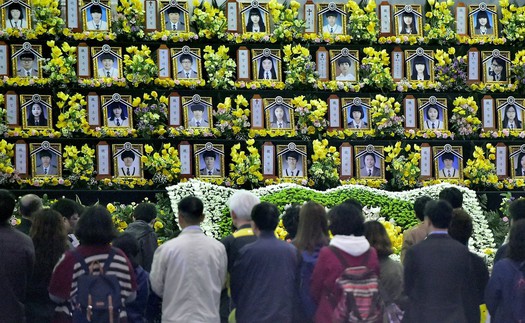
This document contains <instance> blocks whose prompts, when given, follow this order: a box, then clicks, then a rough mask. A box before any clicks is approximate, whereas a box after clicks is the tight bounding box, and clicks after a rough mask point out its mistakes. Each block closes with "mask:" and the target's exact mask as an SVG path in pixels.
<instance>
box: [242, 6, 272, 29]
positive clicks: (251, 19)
mask: <svg viewBox="0 0 525 323" xmlns="http://www.w3.org/2000/svg"><path fill="white" fill-rule="evenodd" d="M240 6H241V25H242V32H243V33H265V34H269V33H270V31H271V28H270V12H269V11H268V4H267V3H260V2H259V1H252V2H249V3H243V2H241V3H240Z"/></svg>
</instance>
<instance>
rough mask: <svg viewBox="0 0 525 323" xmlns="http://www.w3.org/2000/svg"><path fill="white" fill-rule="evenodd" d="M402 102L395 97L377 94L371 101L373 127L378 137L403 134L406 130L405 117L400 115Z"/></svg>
mask: <svg viewBox="0 0 525 323" xmlns="http://www.w3.org/2000/svg"><path fill="white" fill-rule="evenodd" d="M400 111H401V104H400V103H399V102H396V100H395V99H394V98H388V97H386V96H383V95H381V94H377V95H376V96H375V98H374V99H373V100H372V102H371V108H370V116H371V118H370V119H371V122H372V128H373V129H374V130H375V134H376V136H378V137H386V136H390V137H394V136H396V135H397V136H401V135H403V133H404V132H405V129H404V128H403V117H401V116H399V113H400Z"/></svg>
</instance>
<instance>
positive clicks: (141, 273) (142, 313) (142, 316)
mask: <svg viewBox="0 0 525 323" xmlns="http://www.w3.org/2000/svg"><path fill="white" fill-rule="evenodd" d="M111 244H112V245H113V247H115V248H119V249H120V250H122V251H123V252H124V254H125V255H126V257H128V259H129V261H130V262H131V265H132V266H133V270H134V272H135V277H136V279H137V297H136V298H135V300H134V301H132V302H130V303H127V304H126V312H127V314H128V323H144V322H146V309H147V307H148V298H149V294H150V283H149V274H148V272H147V271H145V270H144V268H142V266H141V265H140V264H139V263H138V261H137V256H138V255H139V250H140V247H139V242H138V241H137V239H135V237H134V236H133V235H132V234H130V233H122V234H121V235H119V236H118V237H116V238H115V239H113V242H112V243H111Z"/></svg>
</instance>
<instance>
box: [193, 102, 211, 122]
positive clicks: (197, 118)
mask: <svg viewBox="0 0 525 323" xmlns="http://www.w3.org/2000/svg"><path fill="white" fill-rule="evenodd" d="M190 111H191V113H192V114H193V116H192V118H191V119H190V122H189V124H188V126H190V127H208V126H209V125H208V120H206V118H207V117H208V113H207V111H208V110H207V108H205V107H204V104H202V103H193V104H192V105H190ZM205 111H206V112H205Z"/></svg>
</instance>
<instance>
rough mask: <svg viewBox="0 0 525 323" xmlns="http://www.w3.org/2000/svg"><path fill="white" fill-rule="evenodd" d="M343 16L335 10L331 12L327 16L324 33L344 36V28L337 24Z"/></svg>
mask: <svg viewBox="0 0 525 323" xmlns="http://www.w3.org/2000/svg"><path fill="white" fill-rule="evenodd" d="M340 16H341V14H340V13H338V12H337V11H335V10H329V11H327V12H326V14H325V25H324V26H323V33H330V35H334V34H342V33H343V27H342V26H341V25H339V24H338V23H337V19H338V18H339V17H340Z"/></svg>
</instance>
